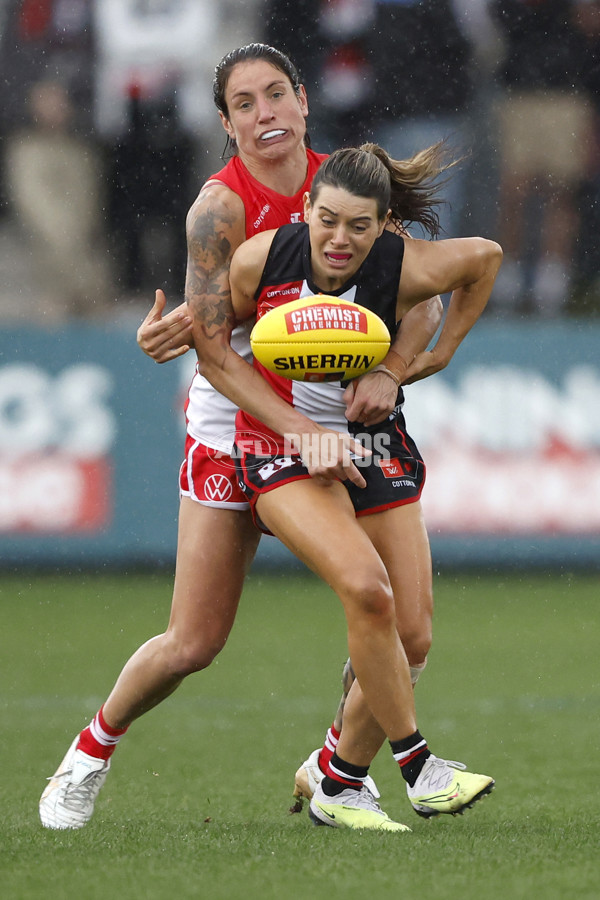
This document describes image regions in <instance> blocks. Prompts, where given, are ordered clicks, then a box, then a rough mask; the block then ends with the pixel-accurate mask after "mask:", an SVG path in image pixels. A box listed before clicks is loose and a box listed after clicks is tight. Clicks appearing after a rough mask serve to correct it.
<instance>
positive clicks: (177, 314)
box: [137, 290, 193, 363]
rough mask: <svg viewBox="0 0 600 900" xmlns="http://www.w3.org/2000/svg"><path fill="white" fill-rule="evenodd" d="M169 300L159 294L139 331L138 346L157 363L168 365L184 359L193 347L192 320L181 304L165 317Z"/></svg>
mask: <svg viewBox="0 0 600 900" xmlns="http://www.w3.org/2000/svg"><path fill="white" fill-rule="evenodd" d="M166 302H167V298H166V297H165V295H164V292H163V291H161V290H158V291H156V294H155V300H154V306H153V307H152V309H151V310H150V312H149V313H148V315H147V316H146V318H145V319H144V321H143V322H142V324H141V325H140V327H139V328H138V330H137V342H138V344H139V346H140V347H141V349H142V350H143V351H144V353H145V354H146V355H147V356H150V357H151V358H152V359H153V360H154V362H157V363H165V362H169V360H171V359H177V357H179V356H183V354H184V353H187V352H188V350H189V349H190V348H191V347H192V346H193V339H192V319H191V317H190V316H189V315H188V311H187V306H186V304H185V303H182V304H181V305H180V306H178V307H177V308H176V309H174V310H172V311H171V312H170V313H167V315H166V316H163V313H164V309H165V305H166Z"/></svg>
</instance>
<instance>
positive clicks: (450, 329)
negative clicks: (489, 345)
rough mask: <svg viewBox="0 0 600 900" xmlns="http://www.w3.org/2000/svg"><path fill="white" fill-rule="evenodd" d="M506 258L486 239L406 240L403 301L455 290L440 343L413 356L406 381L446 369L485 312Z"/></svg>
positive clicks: (406, 382)
mask: <svg viewBox="0 0 600 900" xmlns="http://www.w3.org/2000/svg"><path fill="white" fill-rule="evenodd" d="M501 262H502V249H501V247H500V246H499V244H497V243H495V241H489V240H486V239H484V238H475V237H474V238H456V239H452V240H447V241H433V242H432V241H417V240H413V241H407V243H406V247H405V257H404V265H403V268H402V276H401V279H400V292H399V300H401V301H402V300H403V299H404V298H405V297H410V296H419V294H420V293H425V294H427V295H431V294H432V293H437V294H445V293H447V292H449V291H451V292H452V294H451V297H450V303H449V306H448V310H447V313H446V317H445V320H444V324H443V326H442V330H441V332H440V334H439V337H438V339H437V342H436V344H435V346H434V347H433V349H432V350H423V351H422V352H420V353H419V354H418V355H417V357H416V358H415V359H414V360H413V361H412V363H411V364H410V365H409V367H408V369H407V371H406V373H405V377H404V381H403V383H404V384H411V383H412V382H414V381H419V380H421V379H423V378H427V377H428V376H429V375H433V374H435V372H440V371H441V370H442V369H445V368H446V366H447V365H448V364H449V362H450V360H451V359H452V357H453V356H454V353H455V352H456V349H457V347H458V346H459V345H460V343H461V342H462V341H463V340H464V338H465V337H466V335H467V334H468V333H469V331H470V330H471V328H472V327H473V325H474V324H475V322H476V321H477V320H478V319H479V317H480V316H481V314H482V312H483V311H484V309H485V307H486V304H487V301H488V299H489V296H490V294H491V292H492V287H493V285H494V281H495V280H496V275H497V274H498V270H499V268H500V264H501Z"/></svg>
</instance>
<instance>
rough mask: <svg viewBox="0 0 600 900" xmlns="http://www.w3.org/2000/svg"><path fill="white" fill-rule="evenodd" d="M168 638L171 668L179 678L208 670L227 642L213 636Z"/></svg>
mask: <svg viewBox="0 0 600 900" xmlns="http://www.w3.org/2000/svg"><path fill="white" fill-rule="evenodd" d="M167 637H168V641H167V644H168V659H169V668H170V669H171V671H172V673H173V674H174V675H177V676H178V677H179V678H185V677H186V676H187V675H192V674H193V673H194V672H201V671H202V669H206V668H208V666H210V664H211V663H212V661H213V660H214V659H215V657H217V656H218V654H219V653H220V652H221V650H222V649H223V647H224V646H225V642H226V640H227V639H226V638H219V637H217V636H211V635H194V636H193V637H192V638H189V637H182V638H179V637H176V636H175V635H167Z"/></svg>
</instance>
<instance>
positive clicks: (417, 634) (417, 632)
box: [399, 618, 432, 666]
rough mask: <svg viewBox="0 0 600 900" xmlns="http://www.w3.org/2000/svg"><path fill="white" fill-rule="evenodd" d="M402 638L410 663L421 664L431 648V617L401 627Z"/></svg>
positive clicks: (413, 664) (412, 664)
mask: <svg viewBox="0 0 600 900" xmlns="http://www.w3.org/2000/svg"><path fill="white" fill-rule="evenodd" d="M399 634H400V640H401V641H402V646H403V647H404V652H405V653H406V658H407V659H408V662H409V665H411V666H420V665H421V664H422V663H424V662H425V660H426V659H427V654H428V653H429V651H430V649H431V641H432V630H431V619H430V618H427V619H423V620H420V621H416V622H414V623H412V624H411V625H410V626H408V627H405V628H400V629H399Z"/></svg>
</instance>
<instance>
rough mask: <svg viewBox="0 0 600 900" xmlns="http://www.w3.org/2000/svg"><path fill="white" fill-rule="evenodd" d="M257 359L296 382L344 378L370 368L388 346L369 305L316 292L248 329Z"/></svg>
mask: <svg viewBox="0 0 600 900" xmlns="http://www.w3.org/2000/svg"><path fill="white" fill-rule="evenodd" d="M250 345H251V347H252V352H253V354H254V356H255V357H256V359H257V360H258V361H259V362H260V363H262V365H263V366H264V367H265V368H266V369H269V371H271V372H276V373H277V374H278V375H282V376H283V377H284V378H290V379H293V380H294V381H347V380H349V379H351V378H357V377H358V376H359V375H364V374H365V373H366V372H370V371H371V369H373V368H374V367H375V366H377V365H378V364H379V363H380V362H381V360H382V359H383V358H384V356H385V355H386V354H387V352H388V350H389V348H390V333H389V331H388V328H387V326H386V324H385V322H384V321H383V320H382V319H381V318H380V317H379V316H378V315H377V314H376V313H374V312H372V310H370V309H366V308H365V307H364V306H359V305H358V304H357V303H352V302H351V301H349V300H340V299H339V298H338V297H329V296H327V295H326V294H317V295H316V296H314V297H304V298H302V299H301V300H292V302H291V303H282V304H281V306H276V307H275V308H274V309H271V310H269V311H268V312H267V313H265V314H264V315H263V316H261V317H260V319H258V320H257V322H256V324H255V326H254V328H253V329H252V333H251V334H250Z"/></svg>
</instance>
